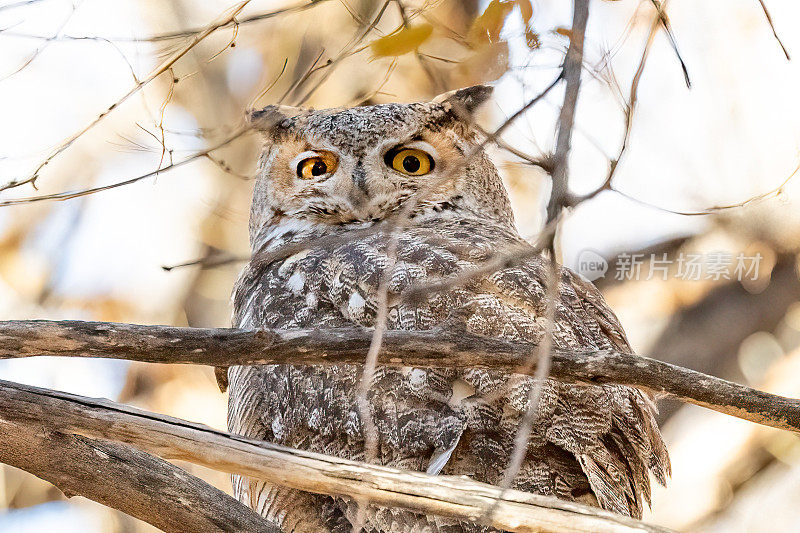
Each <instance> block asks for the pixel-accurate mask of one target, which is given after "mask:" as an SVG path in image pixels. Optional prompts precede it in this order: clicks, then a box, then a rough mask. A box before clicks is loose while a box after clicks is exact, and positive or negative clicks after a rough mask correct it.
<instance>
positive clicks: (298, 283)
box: [286, 272, 306, 294]
mask: <svg viewBox="0 0 800 533" xmlns="http://www.w3.org/2000/svg"><path fill="white" fill-rule="evenodd" d="M305 286H306V276H305V274H303V273H302V272H295V273H294V274H292V275H291V276H289V279H287V280H286V288H287V289H289V290H290V291H292V293H293V294H300V293H301V292H303V287H305Z"/></svg>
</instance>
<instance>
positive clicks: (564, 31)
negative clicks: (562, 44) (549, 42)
mask: <svg viewBox="0 0 800 533" xmlns="http://www.w3.org/2000/svg"><path fill="white" fill-rule="evenodd" d="M554 31H555V32H556V33H557V34H559V35H563V36H564V37H569V38H570V39H572V30H570V29H567V28H556V29H555V30H554Z"/></svg>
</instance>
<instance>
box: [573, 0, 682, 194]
mask: <svg viewBox="0 0 800 533" xmlns="http://www.w3.org/2000/svg"><path fill="white" fill-rule="evenodd" d="M665 4H666V2H664V4H661V3H658V9H659V12H658V14H657V15H656V18H655V19H654V20H653V23H652V24H651V25H650V31H649V32H648V34H647V40H646V41H645V44H644V48H643V50H642V55H641V58H640V59H639V66H638V67H636V72H635V73H634V75H633V79H632V80H631V87H630V89H629V91H628V101H627V102H626V103H625V133H624V134H623V136H622V145H621V146H620V148H619V152H617V157H616V158H614V159H612V160H611V161H610V162H609V165H608V173H607V174H606V178H605V180H603V183H602V184H601V185H600V187H598V188H597V189H595V190H594V191H592V192H590V193H588V194H585V195H583V196H580V197H578V198H572V199H570V200H569V203H570V205H577V204H579V203H581V202H585V201H586V200H589V199H591V198H594V197H595V196H597V195H598V194H600V193H601V192H603V191H615V192H619V191H617V190H616V189H614V187H613V183H614V176H615V174H616V171H617V168H618V167H619V164H620V162H621V161H622V158H623V157H624V156H625V153H626V151H627V149H628V146H629V144H630V139H631V131H632V129H633V117H634V112H635V111H636V103H637V102H638V101H639V82H640V81H641V80H642V74H643V73H644V67H645V65H646V64H647V58H648V57H650V49H651V48H652V46H653V41H654V39H655V36H656V32H657V31H658V26H659V24H660V23H663V19H662V18H661V13H663V6H664V5H665ZM620 194H621V193H620Z"/></svg>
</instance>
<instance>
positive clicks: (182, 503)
mask: <svg viewBox="0 0 800 533" xmlns="http://www.w3.org/2000/svg"><path fill="white" fill-rule="evenodd" d="M46 405H48V403H47V402H42V401H39V398H37V397H36V396H35V395H32V394H28V395H25V396H23V395H21V394H20V393H19V391H14V392H13V393H11V394H10V395H5V394H4V395H3V398H0V427H2V431H1V432H0V462H3V463H6V464H9V465H12V466H15V467H17V468H21V469H22V470H25V471H27V472H30V473H31V474H34V475H36V476H38V477H40V478H42V479H45V480H47V481H49V482H50V483H52V484H53V485H55V486H56V487H58V488H59V489H60V490H61V491H62V492H64V494H65V495H67V496H73V495H81V496H85V497H87V498H89V499H91V500H94V501H96V502H99V503H102V504H104V505H107V506H109V507H113V508H115V509H118V510H120V511H123V512H125V513H127V514H129V515H131V516H134V517H136V518H139V519H141V520H144V521H146V522H148V523H149V524H151V525H153V526H155V527H157V528H159V529H161V530H163V531H166V532H168V533H172V532H174V533H182V532H185V531H194V532H198V533H219V532H222V531H241V532H258V533H280V532H279V531H278V529H277V528H275V527H274V526H271V525H270V524H269V523H268V522H267V521H266V520H264V519H263V518H261V517H260V516H259V515H257V514H256V513H254V512H253V511H252V510H250V509H249V508H248V507H245V506H244V505H243V504H241V503H239V502H238V501H236V500H235V499H233V498H232V497H230V496H228V495H227V494H225V493H224V492H222V491H221V490H219V489H217V488H214V487H212V486H211V485H209V484H207V483H206V482H204V481H202V480H201V479H198V478H196V477H194V476H192V475H191V474H189V473H188V472H186V471H184V470H182V469H181V468H178V467H177V466H175V465H172V464H170V463H168V462H166V461H164V460H163V459H159V458H158V457H153V456H152V455H150V454H147V453H144V452H142V451H140V450H137V449H135V448H131V447H129V446H126V445H123V444H119V443H115V442H107V441H105V440H93V439H90V438H87V437H84V436H81V435H78V434H75V433H73V432H60V431H57V430H56V429H54V427H53V426H52V425H50V424H49V423H48V419H49V417H51V416H52V414H53V413H51V412H48V411H47V410H46V408H45V406H46ZM10 415H11V416H10ZM60 427H61V428H62V429H63V427H64V425H63V424H61V425H60Z"/></svg>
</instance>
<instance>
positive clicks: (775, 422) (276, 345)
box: [0, 320, 800, 433]
mask: <svg viewBox="0 0 800 533" xmlns="http://www.w3.org/2000/svg"><path fill="white" fill-rule="evenodd" d="M371 340H372V331H370V330H367V329H364V328H349V327H348V328H327V329H287V330H279V329H276V330H261V331H245V330H238V329H202V328H179V327H170V326H140V325H134V324H116V323H110V322H80V321H64V322H52V321H44V320H18V321H14V320H12V321H7V322H0V358H3V359H8V358H18V357H31V356H39V355H56V356H67V357H111V358H115V359H125V360H130V361H144V362H151V363H190V364H203V365H213V366H233V365H241V364H298V365H304V364H315V365H331V364H361V363H363V361H364V354H365V353H367V350H368V349H369V346H370V342H371ZM535 349H536V345H534V344H530V343H525V342H516V341H510V340H506V339H497V338H492V337H484V336H481V335H474V334H471V333H467V332H464V331H459V330H456V329H445V328H441V329H438V328H437V329H431V330H426V331H398V330H388V331H386V332H385V335H384V338H383V344H382V349H381V354H380V356H379V358H378V364H380V365H386V366H393V367H403V366H412V367H459V368H461V367H476V368H487V369H497V370H506V371H516V372H519V371H522V370H524V371H525V373H528V374H533V373H534V372H535V365H534V366H533V368H525V367H524V364H525V363H526V362H527V361H528V360H529V358H530V354H531V352H532V351H533V350H535ZM550 377H552V378H553V379H557V380H561V381H565V382H569V383H583V384H595V385H597V384H606V383H617V384H621V385H630V386H634V387H639V388H642V389H646V390H649V391H651V392H654V393H656V394H660V395H663V396H666V397H671V398H675V399H678V400H681V401H684V402H687V403H692V404H695V405H700V406H702V407H706V408H708V409H713V410H714V411H718V412H720V413H724V414H728V415H731V416H735V417H738V418H741V419H744V420H749V421H751V422H755V423H758V424H763V425H766V426H770V427H775V428H779V429H785V430H788V431H793V432H795V433H800V400H795V399H791V398H784V397H781V396H776V395H774V394H769V393H766V392H762V391H758V390H756V389H752V388H750V387H746V386H744V385H739V384H736V383H732V382H730V381H726V380H723V379H719V378H715V377H713V376H708V375H706V374H702V373H700V372H695V371H693V370H689V369H687V368H683V367H679V366H675V365H671V364H668V363H664V362H661V361H656V360H654V359H648V358H646V357H641V356H638V355H631V354H624V353H619V352H614V351H608V350H599V351H570V350H557V349H555V350H553V354H552V366H551V369H550Z"/></svg>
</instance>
